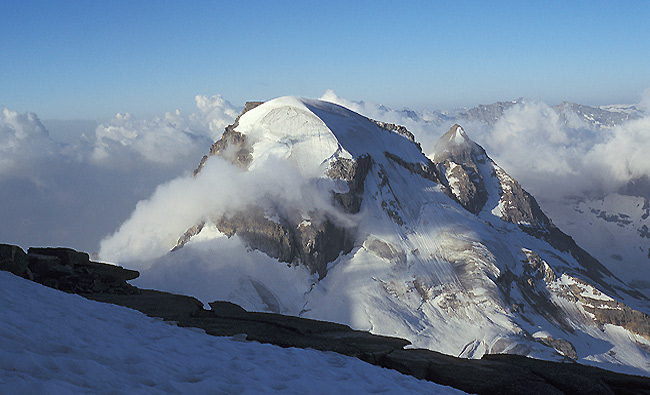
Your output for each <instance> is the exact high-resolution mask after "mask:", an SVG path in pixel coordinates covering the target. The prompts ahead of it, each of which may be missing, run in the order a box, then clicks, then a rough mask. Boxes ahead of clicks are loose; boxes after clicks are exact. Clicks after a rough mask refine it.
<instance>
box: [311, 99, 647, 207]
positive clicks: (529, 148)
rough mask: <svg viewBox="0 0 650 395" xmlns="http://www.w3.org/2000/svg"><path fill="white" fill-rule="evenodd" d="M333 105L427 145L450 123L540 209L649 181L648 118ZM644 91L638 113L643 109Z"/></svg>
mask: <svg viewBox="0 0 650 395" xmlns="http://www.w3.org/2000/svg"><path fill="white" fill-rule="evenodd" d="M321 99H322V100H327V101H331V102H335V103H338V104H341V105H343V106H346V107H348V108H351V109H353V110H354V111H357V112H359V113H361V114H363V115H365V116H368V117H370V118H374V119H379V120H383V121H387V122H393V123H399V124H401V125H404V126H406V127H407V128H408V129H409V130H410V131H411V132H413V134H414V135H415V136H416V138H417V140H418V141H420V142H421V144H422V148H423V151H424V152H425V153H426V154H428V153H431V152H433V146H434V144H435V142H436V141H437V139H438V138H440V136H442V134H444V133H445V132H446V131H447V130H449V128H450V127H451V126H452V125H453V124H454V123H459V124H460V125H461V126H463V128H464V129H465V131H466V132H467V133H468V135H469V137H470V138H471V139H472V140H474V141H476V142H477V143H478V144H480V145H482V146H483V147H484V148H485V149H486V151H487V153H488V155H489V156H490V157H491V158H492V159H494V160H495V162H497V164H499V165H500V166H501V167H503V168H504V169H505V170H506V171H507V172H508V173H510V174H511V175H512V176H513V177H515V179H517V180H518V181H519V182H520V183H521V184H522V185H523V186H524V188H526V189H527V190H528V191H529V192H531V193H532V194H533V195H534V196H535V197H536V198H538V200H540V201H542V202H551V201H554V200H558V199H565V198H568V197H572V196H578V195H585V194H587V195H590V196H593V197H601V196H604V195H605V194H607V193H611V192H614V191H617V190H619V189H621V188H622V187H624V186H625V185H626V184H627V183H629V182H630V181H634V180H636V179H638V178H640V177H650V155H647V154H646V153H645V148H646V147H649V146H650V112H649V111H647V110H646V111H645V113H642V115H643V116H642V117H641V118H639V119H631V120H629V121H626V122H623V123H621V124H618V125H616V126H614V127H611V128H606V127H601V126H599V125H597V124H595V123H592V122H589V121H588V120H587V119H586V118H584V117H582V116H580V115H579V114H577V113H576V112H574V111H572V110H571V109H570V108H564V107H562V106H560V107H557V106H553V107H552V106H550V105H548V104H546V103H543V102H537V101H532V100H522V101H518V102H517V103H516V104H514V105H512V106H511V107H510V108H507V109H506V110H505V111H504V112H503V114H502V115H501V116H500V117H499V119H498V120H497V121H496V122H495V123H494V124H493V125H490V124H488V123H487V122H482V121H480V120H477V119H471V118H466V117H463V116H462V111H458V110H456V111H419V112H418V111H407V110H401V111H398V110H393V109H390V108H387V107H384V106H382V105H379V104H374V103H369V102H363V101H352V100H348V99H344V98H340V97H338V96H337V95H336V93H334V92H333V91H331V90H330V91H327V92H325V94H323V96H321ZM647 103H650V90H648V91H646V92H645V94H644V97H643V99H642V100H641V103H640V104H638V105H636V107H637V108H638V109H640V110H644V109H646V108H647V109H650V105H648V104H647Z"/></svg>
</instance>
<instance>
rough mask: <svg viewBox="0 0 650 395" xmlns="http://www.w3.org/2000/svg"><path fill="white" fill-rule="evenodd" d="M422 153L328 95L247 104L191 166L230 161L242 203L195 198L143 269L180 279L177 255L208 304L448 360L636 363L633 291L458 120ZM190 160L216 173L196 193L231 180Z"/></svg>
mask: <svg viewBox="0 0 650 395" xmlns="http://www.w3.org/2000/svg"><path fill="white" fill-rule="evenodd" d="M213 157H217V158H213ZM431 157H432V159H429V158H427V156H425V155H424V154H423V153H422V152H421V150H420V147H419V145H418V144H417V142H416V141H415V139H414V138H413V135H412V134H410V133H409V132H408V130H406V129H405V128H404V127H401V126H399V125H393V124H388V123H384V122H379V121H373V120H371V119H368V118H366V117H363V116H361V115H359V114H356V113H354V112H352V111H350V110H348V109H345V108H343V107H341V106H338V105H335V104H332V103H328V102H322V101H316V100H308V99H299V98H293V97H285V98H279V99H275V100H272V101H269V102H266V103H263V104H260V103H255V104H251V105H250V106H247V109H246V111H245V112H244V113H243V114H242V115H241V116H240V117H239V118H238V119H237V120H236V121H235V123H234V124H233V125H230V126H228V127H226V130H225V131H224V134H223V136H222V138H221V139H220V140H219V141H217V142H215V143H214V144H213V145H212V147H211V148H210V156H209V157H208V156H206V157H205V158H204V159H203V160H202V164H203V165H205V168H206V169H207V170H208V171H212V169H214V168H215V166H213V165H214V164H215V163H223V160H224V159H225V160H226V161H228V162H231V163H232V164H235V165H236V166H238V167H239V168H241V169H238V171H237V173H236V177H238V178H239V179H241V180H244V181H245V180H248V179H249V178H250V179H253V180H255V181H256V183H254V184H251V189H250V191H246V193H247V194H248V195H250V196H253V197H255V199H251V198H250V197H247V199H246V205H243V204H239V205H231V204H230V202H223V203H224V204H221V205H212V206H206V209H205V212H201V213H200V215H197V216H196V218H200V220H199V222H198V223H195V224H194V226H192V224H189V225H187V226H188V227H189V226H192V227H191V228H190V229H187V228H186V229H187V232H186V233H185V234H184V235H183V236H182V237H181V238H180V239H179V240H178V244H177V247H176V248H175V249H176V251H174V252H173V253H171V254H170V255H169V256H167V257H165V258H163V259H162V260H161V262H160V263H158V266H157V267H158V269H156V270H160V272H161V273H164V274H163V276H166V277H167V278H168V277H169V276H170V273H176V272H177V273H178V275H177V277H179V278H185V277H184V276H187V275H188V273H187V272H183V270H182V268H183V264H179V262H188V267H191V268H193V270H196V271H197V273H192V275H195V276H197V280H196V281H197V282H205V281H208V280H206V279H208V278H209V279H210V287H209V290H210V294H209V296H207V297H204V299H206V298H209V299H207V300H206V301H210V300H214V299H225V300H231V301H233V302H235V303H237V304H240V305H242V306H243V307H244V308H246V309H249V310H262V311H274V312H281V313H285V314H294V315H301V316H305V317H311V318H318V319H324V320H331V321H336V322H342V323H346V324H349V325H351V326H353V327H355V328H358V329H366V330H370V331H373V332H375V333H379V334H386V335H393V336H400V337H404V338H407V339H408V340H410V341H411V342H412V343H413V344H414V345H415V346H416V347H426V348H431V349H434V350H437V351H442V352H446V353H450V354H454V355H461V356H465V357H480V356H482V355H483V354H485V353H500V352H508V353H520V354H526V355H531V356H536V357H543V358H550V359H562V358H571V359H578V360H581V361H599V362H601V363H604V364H610V365H611V364H613V365H616V364H624V365H626V366H627V368H626V369H632V370H634V369H640V371H643V370H645V371H647V370H648V369H647V366H650V365H648V363H649V362H650V353H648V352H646V351H645V350H646V349H650V329H648V328H650V319H649V318H648V316H646V315H645V314H644V313H642V312H640V311H639V310H633V308H635V309H638V308H639V307H638V306H641V308H642V309H646V310H645V311H647V308H648V303H647V300H642V299H639V298H638V295H634V294H633V291H631V290H630V289H629V288H628V287H626V286H625V285H624V284H622V283H621V282H620V281H618V280H617V279H616V278H614V277H613V276H611V273H609V272H608V271H607V270H606V269H605V268H604V267H602V265H600V264H599V263H598V261H596V260H595V259H594V258H592V257H591V256H590V255H589V254H588V253H586V252H585V251H584V250H582V249H580V248H579V247H578V246H577V245H576V244H575V243H574V242H573V240H572V239H571V238H570V237H569V236H567V235H565V234H563V233H562V232H561V231H560V230H559V229H557V228H556V227H554V226H553V224H552V223H551V222H550V220H549V219H548V218H547V217H546V216H545V215H544V214H543V213H542V212H541V210H540V208H539V206H538V205H537V203H536V202H535V200H534V198H533V197H532V196H530V195H529V194H528V193H526V192H525V191H524V190H523V189H522V188H521V186H520V185H519V184H518V183H517V182H516V181H515V180H514V179H513V178H512V177H510V176H508V174H507V173H506V172H505V171H504V170H503V169H501V168H500V167H499V166H497V165H496V164H495V163H494V162H493V161H492V160H491V159H490V158H489V157H488V155H487V153H486V152H485V150H484V149H483V148H481V147H480V146H479V145H478V144H476V143H475V142H473V141H472V140H471V139H469V137H468V134H467V133H465V131H464V130H463V129H462V127H460V126H459V125H454V126H453V127H452V128H451V129H450V131H449V132H448V133H446V134H445V135H444V136H443V137H442V138H441V139H440V141H439V142H438V144H437V145H436V149H435V152H434V153H433V154H432V155H431ZM219 158H221V159H219ZM231 167H232V166H231ZM197 171H198V173H197V176H196V177H195V179H196V181H197V182H206V180H214V181H212V182H213V183H214V184H213V185H212V186H210V185H207V186H205V188H207V189H208V190H210V188H212V189H213V190H214V191H217V190H222V189H226V188H238V187H239V185H240V183H239V182H238V181H239V179H237V180H235V181H234V182H232V185H231V184H229V183H227V182H222V178H219V177H215V178H206V177H204V175H203V174H200V173H201V166H200V167H199V169H197ZM278 173H280V175H282V174H284V173H286V174H288V176H287V177H278V176H277V175H278ZM207 174H208V175H210V174H213V173H210V172H208V173H207ZM246 185H248V184H246ZM305 202H308V203H309V204H306V203H305ZM161 206H162V207H165V206H164V205H161ZM215 207H216V209H215ZM223 207H228V210H225V211H224V210H223ZM200 208H201V206H199V209H200ZM164 215H167V213H166V212H165V213H161V216H164ZM182 232H183V230H180V231H179V232H178V233H179V234H178V235H177V236H176V237H178V236H181V233H182ZM197 262H203V263H202V264H201V265H199V264H197ZM202 265H203V266H202ZM152 267H153V268H155V267H156V265H155V264H154V266H152ZM152 270H153V269H152ZM154 276H155V274H148V273H146V272H145V273H143V275H142V277H143V278H152V277H154ZM158 278H160V277H158ZM184 281H188V282H189V280H184ZM146 286H150V287H151V286H153V287H159V288H161V287H164V285H161V284H156V283H151V284H146ZM195 287H196V282H194V283H192V287H190V288H188V289H187V290H182V291H183V292H187V293H190V294H192V293H193V292H194V289H195ZM174 290H176V291H180V290H179V289H178V288H176V289H174ZM601 295H604V296H601ZM197 296H198V295H197ZM623 301H624V302H625V303H626V304H625V305H624V304H623V303H621V302H623ZM630 306H631V307H630ZM594 344H599V345H600V346H599V347H595V348H594V347H592V345H594ZM603 344H608V345H609V346H607V347H605V346H602V345H603ZM612 349H613V350H614V353H613V354H612V353H609V351H610V350H612Z"/></svg>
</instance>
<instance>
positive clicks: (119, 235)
mask: <svg viewBox="0 0 650 395" xmlns="http://www.w3.org/2000/svg"><path fill="white" fill-rule="evenodd" d="M321 99H324V100H328V101H332V102H335V103H338V104H341V105H343V106H346V107H348V108H350V109H352V110H354V111H357V112H359V113H361V114H363V115H366V116H368V117H370V118H373V119H378V120H382V121H387V122H392V123H398V124H402V125H405V126H406V127H407V128H408V129H409V130H411V131H412V132H413V133H414V134H415V135H416V138H417V139H418V140H419V141H420V142H421V144H422V147H423V150H424V152H425V153H430V152H432V151H433V146H434V144H435V142H436V141H437V139H438V138H439V137H440V136H441V135H442V134H443V133H445V132H446V131H447V130H448V129H449V127H451V125H453V123H456V122H458V123H460V124H461V125H462V126H463V127H464V128H465V130H466V131H467V133H468V134H469V136H470V137H471V138H472V139H473V140H475V141H476V142H477V143H479V144H481V145H482V146H483V147H484V148H485V149H486V150H487V152H488V154H489V155H490V156H491V157H492V158H493V159H494V160H495V161H496V162H497V163H498V164H499V165H501V166H502V167H503V168H505V170H506V171H508V172H509V173H510V174H511V175H512V176H513V177H515V178H516V179H517V180H518V181H520V183H521V184H522V186H523V187H524V188H526V189H527V190H528V191H529V192H531V193H532V194H533V195H534V196H535V197H536V198H537V199H538V200H539V201H540V203H542V206H543V207H544V205H547V206H548V205H550V204H554V203H553V202H557V201H560V200H562V199H565V198H567V197H571V196H578V195H579V196H584V195H585V194H586V195H591V196H594V197H598V196H602V195H605V194H607V193H610V192H612V191H617V190H619V189H620V188H623V187H625V185H626V184H627V183H628V182H630V181H633V180H635V179H638V178H640V177H650V155H646V153H645V147H648V146H650V116H649V115H648V114H649V112H648V111H647V110H648V109H650V105H648V104H647V103H650V91H648V92H646V95H645V96H644V98H643V100H642V101H641V103H640V104H638V105H637V106H636V107H637V108H638V109H641V110H643V109H646V112H645V116H642V117H640V118H638V119H633V120H629V121H627V122H624V123H620V124H618V125H617V126H614V127H610V128H603V127H597V126H594V124H593V123H590V122H589V121H588V120H587V119H585V118H584V117H581V116H578V115H577V114H576V113H575V112H571V111H570V109H566V108H563V107H552V106H550V105H548V104H546V103H541V102H536V101H530V100H523V101H520V102H518V103H516V104H514V105H512V106H510V107H509V108H507V109H506V110H505V111H504V112H503V114H501V116H500V118H499V119H498V120H496V121H495V122H493V123H492V124H488V123H486V122H481V121H479V120H476V119H471V120H470V119H467V118H459V117H458V114H459V111H411V110H406V109H402V110H395V109H391V108H388V107H385V106H382V105H380V104H376V103H371V102H363V101H352V100H348V99H345V98H341V97H338V96H337V95H336V93H334V92H333V91H327V92H325V94H323V96H322V97H321ZM195 100H196V105H197V110H196V111H195V112H193V113H190V114H182V113H180V112H178V111H175V112H169V113H165V114H163V115H161V116H157V117H149V118H138V117H137V116H134V115H132V114H118V115H116V116H115V117H114V118H113V119H111V120H110V121H108V122H105V123H103V124H101V125H99V126H97V127H96V128H95V129H94V130H87V131H84V134H83V136H82V137H81V138H79V139H77V140H76V141H66V142H61V141H58V140H56V139H54V138H53V137H52V134H51V133H49V132H48V130H47V128H46V127H45V126H44V125H43V123H42V122H41V121H40V120H39V118H38V116H37V115H36V114H32V113H26V114H19V113H17V112H15V111H12V110H10V109H6V108H2V109H1V110H2V111H1V113H0V199H2V201H3V205H2V206H1V207H0V217H1V218H2V221H3V223H5V224H10V225H9V226H6V227H3V228H2V229H0V240H1V241H2V242H9V243H15V244H19V245H21V246H23V247H28V246H30V245H64V246H70V247H74V248H79V249H85V250H88V251H98V248H99V245H100V241H101V240H102V239H103V238H106V236H107V235H111V237H108V238H106V240H105V243H104V244H103V248H102V251H104V252H107V254H108V255H109V256H113V257H114V258H116V259H126V258H128V259H135V257H136V256H138V255H139V254H140V252H142V253H143V254H144V255H143V256H146V253H145V252H144V251H145V250H146V249H147V247H146V246H147V245H149V246H156V247H155V248H153V250H155V251H156V253H155V254H154V255H156V254H160V252H161V251H163V250H164V251H167V250H168V248H169V247H170V243H171V245H173V244H175V242H176V240H177V238H178V236H180V235H181V234H182V233H183V232H184V231H185V230H186V229H187V228H188V227H190V226H192V225H194V223H195V222H196V221H197V220H200V219H201V218H202V216H205V212H207V211H210V210H211V211H212V212H213V213H215V212H216V213H218V212H226V211H227V210H233V209H234V207H233V206H232V205H231V203H230V202H232V201H237V202H240V203H241V204H244V203H245V202H247V201H249V200H247V199H249V198H250V199H263V198H266V199H267V200H272V199H270V198H269V196H271V195H272V194H276V195H277V198H278V199H284V200H287V201H289V200H291V199H294V201H295V203H296V204H303V205H304V206H310V205H311V206H317V205H320V204H321V203H322V202H320V201H319V200H318V199H323V197H322V196H324V195H319V193H320V192H319V193H306V192H304V191H307V190H310V188H311V190H319V188H316V187H314V185H311V184H309V182H307V181H306V178H305V177H294V178H291V177H289V179H283V178H282V177H281V176H279V175H278V174H273V173H272V172H267V173H261V174H262V175H260V176H259V178H255V176H253V175H242V174H239V173H238V172H237V171H238V170H237V169H233V168H231V166H230V165H228V164H226V163H219V161H218V160H216V159H214V160H213V159H211V160H210V161H209V162H210V166H209V167H208V171H207V172H205V174H203V175H202V176H201V177H197V179H196V180H194V181H191V179H190V178H189V174H190V173H191V171H192V170H193V169H194V168H196V166H197V164H198V161H199V159H200V157H201V156H202V155H203V154H205V153H207V151H208V147H209V145H210V144H211V143H212V141H214V140H216V139H218V138H219V137H220V135H221V133H222V132H223V128H224V127H225V126H226V125H227V124H230V123H232V122H233V120H234V118H235V117H236V116H237V115H238V114H239V113H240V111H241V107H237V106H234V105H232V104H231V103H229V102H228V101H227V100H225V99H224V98H223V97H221V96H219V95H215V96H201V95H199V96H197V97H196V98H195ZM644 103H645V104H644ZM644 105H645V106H646V107H644ZM286 171H287V172H288V173H287V174H292V173H291V171H293V170H291V169H287V170H286ZM179 177H180V178H179ZM177 178H178V179H177ZM170 180H173V181H170ZM283 183H284V184H286V185H288V186H289V188H290V189H293V191H292V192H291V193H289V194H286V193H284V192H283V191H282V190H276V188H274V187H272V186H273V185H276V184H277V185H280V184H282V185H284V184H283ZM328 187H329V186H328ZM321 189H322V188H321ZM325 189H327V188H325ZM228 191H230V192H228ZM250 191H256V192H254V193H250ZM296 191H297V192H296ZM228 193H230V194H228ZM247 194H249V195H247ZM294 195H295V197H294ZM265 196H266V197H265ZM190 197H191V198H192V199H190ZM301 199H302V201H301ZM190 200H191V201H192V202H193V203H192V205H191V206H187V204H188V203H187V202H188V201H190ZM138 202H140V203H138ZM305 202H308V203H305ZM136 203H138V205H137V209H136V210H135V211H134V208H135V207H136ZM201 205H205V206H206V207H208V208H209V209H210V210H207V211H206V210H203V209H199V207H200V206H201ZM238 207H239V206H238ZM175 214H177V215H175ZM157 216H158V217H159V218H156V217H157ZM165 222H168V224H167V225H165V224H164V223H165ZM116 230H117V231H116ZM120 230H122V231H120ZM127 230H128V232H127ZM127 233H131V234H134V235H135V234H138V233H142V234H144V233H148V234H151V236H146V237H149V239H147V238H146V237H145V236H141V237H142V240H137V241H135V242H133V243H131V242H130V241H129V239H128V237H126V234H127ZM130 243H131V246H129V245H130ZM109 250H110V251H119V250H122V251H123V254H124V255H123V256H121V255H119V254H117V253H115V254H116V255H111V254H113V253H112V252H111V253H110V254H109V253H108V251H109ZM138 251H140V252H138ZM150 256H151V255H150Z"/></svg>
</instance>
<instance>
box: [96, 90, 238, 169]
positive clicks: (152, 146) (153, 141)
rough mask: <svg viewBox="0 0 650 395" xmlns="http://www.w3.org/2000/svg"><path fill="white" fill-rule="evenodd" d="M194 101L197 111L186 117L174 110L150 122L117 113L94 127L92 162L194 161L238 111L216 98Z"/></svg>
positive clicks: (121, 163)
mask: <svg viewBox="0 0 650 395" xmlns="http://www.w3.org/2000/svg"><path fill="white" fill-rule="evenodd" d="M195 100H196V105H197V108H198V110H199V111H198V112H194V113H191V114H189V115H188V116H184V115H182V114H181V113H180V111H178V110H176V111H175V112H168V113H166V114H165V115H164V116H162V117H156V118H152V119H137V118H135V117H134V116H133V115H132V114H129V113H126V114H117V115H116V116H115V118H113V119H112V120H111V121H109V122H108V123H106V124H102V125H100V126H98V127H97V129H96V131H95V146H94V149H93V153H92V160H93V161H94V162H96V163H98V164H102V165H109V166H111V165H116V164H120V165H122V166H124V165H125V164H128V165H132V164H133V163H135V162H137V161H139V160H145V161H148V162H152V163H156V164H161V165H178V163H179V162H181V161H184V160H187V159H188V158H190V157H191V158H193V160H195V161H197V158H200V157H201V155H200V152H202V151H206V150H207V147H209V145H210V144H211V143H212V142H213V141H215V140H216V139H218V138H219V136H220V135H221V133H222V132H223V129H224V128H225V126H226V125H228V124H230V123H232V122H233V121H234V119H235V117H236V116H237V115H238V113H239V111H238V110H237V109H236V108H235V107H234V106H232V105H231V104H230V103H229V102H228V101H227V100H224V99H223V98H222V97H221V96H219V95H216V96H212V97H208V96H201V95H197V96H196V97H195Z"/></svg>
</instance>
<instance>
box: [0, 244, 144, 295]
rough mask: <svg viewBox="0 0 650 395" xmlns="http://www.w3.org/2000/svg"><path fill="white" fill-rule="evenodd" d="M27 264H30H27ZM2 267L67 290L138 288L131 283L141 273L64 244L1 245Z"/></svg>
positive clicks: (114, 290) (128, 292)
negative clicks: (42, 246) (92, 258)
mask: <svg viewBox="0 0 650 395" xmlns="http://www.w3.org/2000/svg"><path fill="white" fill-rule="evenodd" d="M25 263H26V265H25ZM0 269H2V270H7V271H10V272H12V273H14V274H16V275H19V276H21V277H24V278H27V279H30V280H34V281H36V282H37V283H40V284H43V285H47V286H48V287H51V288H56V289H59V290H61V291H65V292H74V293H81V292H92V293H122V294H130V293H134V292H136V291H137V289H136V288H135V287H133V286H131V285H130V284H128V283H127V281H128V280H133V279H135V278H137V277H138V276H139V273H138V272H137V271H135V270H128V269H124V268H122V267H120V266H115V265H109V264H105V263H100V262H92V261H91V260H90V256H89V255H88V254H87V253H85V252H78V251H75V250H73V249H70V248H62V247H57V248H53V247H46V248H38V247H32V248H30V249H29V250H28V253H25V252H24V251H23V250H22V249H21V248H20V247H17V246H10V245H7V244H2V245H0Z"/></svg>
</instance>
